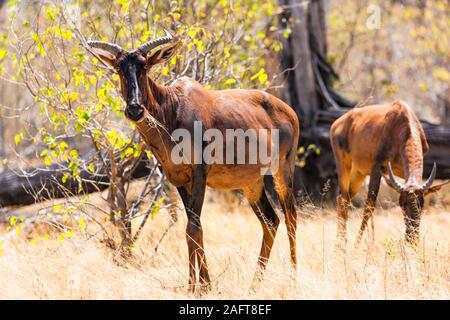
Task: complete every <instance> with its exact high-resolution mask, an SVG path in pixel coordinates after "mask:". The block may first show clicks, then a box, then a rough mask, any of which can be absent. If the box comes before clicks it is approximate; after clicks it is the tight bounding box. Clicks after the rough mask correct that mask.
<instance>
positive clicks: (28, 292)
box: [0, 192, 450, 299]
mask: <svg viewBox="0 0 450 320" xmlns="http://www.w3.org/2000/svg"><path fill="white" fill-rule="evenodd" d="M207 195H208V196H207V200H206V203H205V206H204V211H203V216H202V221H203V226H204V235H205V246H206V254H207V258H208V263H209V267H210V272H211V275H212V279H213V281H214V284H213V288H212V290H211V292H210V293H208V294H206V295H204V296H203V297H202V298H219V299H226V298H231V299H429V298H438V299H448V298H450V243H449V228H450V214H449V213H448V212H446V211H444V210H439V209H436V208H434V209H429V210H428V212H427V214H426V215H425V216H424V217H423V220H422V226H421V234H422V241H421V243H420V245H419V246H418V247H417V248H411V247H409V246H407V245H405V244H404V242H403V240H402V239H403V220H402V215H401V212H400V210H399V209H398V208H393V209H390V210H382V209H378V210H377V212H376V218H375V229H376V239H375V243H373V244H370V243H368V241H366V242H365V243H364V244H363V245H362V246H361V248H354V246H353V243H354V236H355V235H356V232H357V228H358V227H359V222H360V218H359V216H358V213H359V210H355V211H353V212H352V213H351V215H350V216H351V219H350V221H349V233H350V241H349V244H348V246H347V249H346V251H345V252H344V251H341V250H338V249H336V248H335V233H336V226H335V216H334V212H333V211H332V210H313V209H311V208H309V213H310V215H309V216H308V218H300V219H299V225H298V253H299V268H298V272H297V273H296V274H293V273H292V272H291V271H290V268H289V253H288V240H287V235H286V228H285V226H284V224H281V225H280V228H279V231H278V234H277V238H276V241H275V245H274V248H273V251H272V256H271V260H270V262H269V264H268V269H267V272H266V274H265V278H264V280H263V282H262V283H261V285H260V286H259V288H258V290H257V291H256V292H251V291H250V290H249V288H250V285H251V281H252V278H253V273H254V271H255V266H256V261H257V254H258V252H259V247H260V241H261V236H262V232H261V227H260V225H259V222H258V220H257V218H256V217H255V216H254V214H253V212H252V211H251V209H250V208H249V207H248V206H247V205H246V204H245V203H242V204H241V203H239V202H236V201H235V200H232V199H231V198H227V199H225V201H223V200H224V199H223V198H222V201H219V200H218V199H217V198H218V197H219V196H218V194H216V193H212V192H208V194H207ZM179 216H180V219H179V221H178V223H177V224H176V225H175V226H174V227H173V228H172V229H170V230H169V232H168V234H167V236H166V237H165V238H164V239H163V241H162V243H161V245H160V246H159V248H158V252H157V253H155V251H154V248H155V246H156V243H157V242H158V240H159V239H160V237H161V235H162V233H163V232H164V230H165V229H166V227H167V225H168V224H169V217H168V215H167V213H166V212H164V211H161V212H160V214H159V215H158V216H157V217H156V218H155V219H154V220H152V221H149V222H148V224H147V227H146V229H145V232H143V234H142V237H141V238H140V240H139V241H138V243H137V246H136V248H135V249H134V251H133V252H134V257H133V259H131V261H129V262H127V263H122V264H119V263H116V262H115V259H114V253H113V252H112V251H111V250H110V249H106V248H105V247H104V246H103V245H102V244H101V243H98V242H97V241H96V240H93V239H91V240H86V239H85V238H82V237H80V236H75V237H73V238H71V239H65V240H63V241H60V240H57V239H53V238H50V240H41V241H39V242H38V243H37V244H34V245H33V244H31V243H30V241H28V240H26V239H25V237H23V236H21V237H12V238H10V239H9V240H8V241H6V242H5V243H4V244H3V248H4V252H3V255H2V256H0V299H10V298H32V299H35V298H36V299H56V298H58V299H180V298H194V297H193V296H190V295H188V294H187V287H186V283H187V274H188V265H187V248H186V243H185V233H184V229H185V222H186V219H185V217H184V214H183V212H182V211H181V210H180V215H179ZM366 238H367V237H366ZM295 278H296V279H297V281H294V280H293V279H295Z"/></svg>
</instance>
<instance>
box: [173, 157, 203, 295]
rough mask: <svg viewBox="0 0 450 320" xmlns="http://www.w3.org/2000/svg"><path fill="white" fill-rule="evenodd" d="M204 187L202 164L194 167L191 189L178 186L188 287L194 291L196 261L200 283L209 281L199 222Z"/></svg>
mask: <svg viewBox="0 0 450 320" xmlns="http://www.w3.org/2000/svg"><path fill="white" fill-rule="evenodd" d="M205 189H206V171H205V169H204V166H202V165H199V166H196V167H195V168H194V171H193V176H192V189H191V191H190V192H188V191H187V190H186V188H184V187H181V188H178V191H179V193H180V196H181V198H182V200H183V204H184V206H185V209H186V214H187V218H188V222H187V226H186V242H187V245H188V252H189V289H190V291H191V292H194V291H195V285H196V279H197V275H196V262H197V263H198V265H199V269H200V274H199V275H200V283H201V284H202V286H203V287H208V286H209V284H210V282H211V280H210V277H209V272H208V265H207V262H206V256H205V250H204V246H203V229H202V225H201V222H200V216H201V211H202V206H203V200H204V197H205Z"/></svg>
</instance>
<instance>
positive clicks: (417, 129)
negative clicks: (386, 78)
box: [330, 101, 448, 244]
mask: <svg viewBox="0 0 450 320" xmlns="http://www.w3.org/2000/svg"><path fill="white" fill-rule="evenodd" d="M330 140H331V146H332V148H333V152H334V157H335V160H336V167H337V172H338V178H339V187H340V195H339V196H338V197H337V199H336V202H337V216H338V236H339V237H341V238H343V239H344V240H346V237H347V235H346V222H347V218H348V213H347V210H348V206H349V203H350V201H351V199H352V198H353V196H354V195H355V194H356V193H357V192H358V190H359V189H360V188H361V185H362V183H363V181H364V179H365V177H367V176H370V182H369V193H368V196H367V200H366V204H365V207H364V212H363V218H362V223H361V227H360V230H359V234H358V238H357V241H356V243H357V244H359V242H360V241H361V238H362V236H363V233H364V229H365V228H366V225H367V222H368V220H369V219H370V218H371V217H372V215H373V211H374V210H375V205H376V199H377V195H378V190H379V188H380V180H381V176H382V175H383V177H384V178H385V181H386V183H387V184H388V185H389V186H390V187H391V188H393V189H394V190H395V191H397V192H398V193H399V194H400V199H399V205H400V207H401V208H402V210H403V216H404V221H405V226H406V240H407V241H408V242H412V243H415V242H416V241H417V239H418V236H419V226H420V219H421V216H422V208H423V205H424V196H426V195H428V194H431V193H434V192H436V191H438V190H440V189H441V188H442V186H444V185H445V184H447V183H448V182H445V183H443V184H440V185H436V186H433V187H432V184H433V181H434V178H435V176H436V163H435V164H434V167H433V170H432V172H431V174H430V176H429V178H428V179H427V180H426V181H425V182H423V183H422V174H423V156H424V154H425V153H427V151H428V143H427V139H426V137H425V133H424V131H423V128H422V126H421V124H420V122H419V120H418V119H417V117H416V115H415V114H414V113H413V111H412V110H411V108H410V107H409V106H408V105H407V104H406V103H405V102H403V101H395V102H394V103H392V104H390V105H372V106H366V107H362V108H355V109H353V110H351V111H349V112H348V113H346V114H344V115H343V116H342V117H340V118H339V119H337V120H336V121H335V122H334V123H333V125H332V126H331V129H330ZM386 171H387V173H388V175H389V178H386V177H385V176H384V174H385V173H386ZM394 175H396V176H399V177H402V178H404V179H405V182H404V183H401V182H399V181H397V179H396V178H395V177H394ZM372 235H373V221H372Z"/></svg>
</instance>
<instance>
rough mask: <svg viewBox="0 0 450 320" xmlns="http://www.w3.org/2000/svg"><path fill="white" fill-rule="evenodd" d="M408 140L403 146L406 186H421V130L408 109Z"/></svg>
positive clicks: (402, 156) (402, 155)
mask: <svg viewBox="0 0 450 320" xmlns="http://www.w3.org/2000/svg"><path fill="white" fill-rule="evenodd" d="M406 134H407V137H408V138H407V139H406V140H405V145H404V146H403V148H402V150H403V152H402V154H401V158H402V162H403V170H404V176H405V186H406V187H408V186H420V185H421V184H422V174H423V150H422V139H421V136H420V131H419V128H417V124H416V122H415V121H414V117H413V115H412V113H411V111H410V110H409V109H408V130H407V131H406Z"/></svg>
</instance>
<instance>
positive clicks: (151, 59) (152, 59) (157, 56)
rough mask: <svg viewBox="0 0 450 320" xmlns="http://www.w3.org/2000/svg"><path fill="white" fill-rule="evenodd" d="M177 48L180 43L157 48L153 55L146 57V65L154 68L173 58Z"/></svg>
mask: <svg viewBox="0 0 450 320" xmlns="http://www.w3.org/2000/svg"><path fill="white" fill-rule="evenodd" d="M179 46H180V42H172V43H170V44H168V45H165V46H161V47H159V48H157V49H156V50H155V51H154V52H153V53H150V54H149V55H148V56H147V65H148V66H154V65H156V64H158V63H162V62H164V61H167V60H169V59H170V58H172V57H173V55H174V54H175V52H176V51H177V49H178V47H179Z"/></svg>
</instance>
